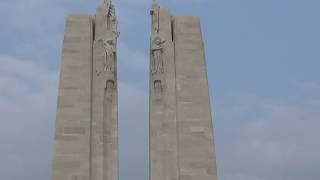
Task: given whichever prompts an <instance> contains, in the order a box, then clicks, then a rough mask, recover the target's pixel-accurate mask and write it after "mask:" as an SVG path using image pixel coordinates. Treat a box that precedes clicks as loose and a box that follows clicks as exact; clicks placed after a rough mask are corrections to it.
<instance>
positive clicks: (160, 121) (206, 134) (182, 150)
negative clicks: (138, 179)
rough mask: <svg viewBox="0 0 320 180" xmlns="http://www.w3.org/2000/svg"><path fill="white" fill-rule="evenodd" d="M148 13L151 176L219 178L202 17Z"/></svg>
mask: <svg viewBox="0 0 320 180" xmlns="http://www.w3.org/2000/svg"><path fill="white" fill-rule="evenodd" d="M151 17H152V30H151V31H152V33H151V51H150V180H217V170H216V158H215V152H214V145H213V127H212V119H211V107H210V97H209V91H208V80H207V70H206V63H205V53H204V45H203V40H202V32H201V28H200V20H199V18H197V17H194V16H172V15H171V13H170V10H169V9H168V8H166V7H164V6H159V5H158V4H153V6H152V10H151Z"/></svg>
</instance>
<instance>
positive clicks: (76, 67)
mask: <svg viewBox="0 0 320 180" xmlns="http://www.w3.org/2000/svg"><path fill="white" fill-rule="evenodd" d="M92 37H93V32H92V18H91V16H90V15H71V16H70V17H68V20H67V25H66V32H65V37H64V42H63V51H62V66H61V75H60V85H59V86H60V87H59V97H58V110H57V121H56V130H55V139H54V158H53V174H52V180H80V179H81V180H82V179H89V171H90V164H89V159H90V122H91V117H90V114H91V100H90V99H91V56H92Z"/></svg>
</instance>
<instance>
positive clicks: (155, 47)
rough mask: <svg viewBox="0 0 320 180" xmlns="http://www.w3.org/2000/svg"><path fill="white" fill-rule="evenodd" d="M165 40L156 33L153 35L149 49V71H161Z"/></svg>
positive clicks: (153, 72)
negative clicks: (150, 54)
mask: <svg viewBox="0 0 320 180" xmlns="http://www.w3.org/2000/svg"><path fill="white" fill-rule="evenodd" d="M165 42H166V41H165V40H163V39H162V38H161V37H160V36H159V35H158V34H157V35H155V36H153V40H152V45H151V51H152V57H151V73H152V74H157V73H163V72H164V70H163V44H164V43H165Z"/></svg>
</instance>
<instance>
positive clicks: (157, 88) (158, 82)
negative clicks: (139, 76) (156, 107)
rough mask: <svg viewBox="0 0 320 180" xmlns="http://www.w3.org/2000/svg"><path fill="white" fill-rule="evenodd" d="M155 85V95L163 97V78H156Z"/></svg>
mask: <svg viewBox="0 0 320 180" xmlns="http://www.w3.org/2000/svg"><path fill="white" fill-rule="evenodd" d="M153 87H154V93H155V96H156V97H161V95H162V91H163V87H162V82H161V80H155V81H154V83H153Z"/></svg>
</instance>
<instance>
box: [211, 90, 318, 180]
mask: <svg viewBox="0 0 320 180" xmlns="http://www.w3.org/2000/svg"><path fill="white" fill-rule="evenodd" d="M314 87H317V86H314ZM315 89H316V88H315ZM315 89H314V90H315ZM309 90H311V89H309ZM313 93H316V94H317V96H313V97H314V98H315V100H319V99H320V96H319V95H320V94H319V91H318V92H315V91H313ZM305 96H307V95H306V94H305ZM319 109H320V106H319V104H309V103H308V99H307V98H302V99H301V100H299V101H298V102H292V101H290V100H286V99H284V98H279V99H274V98H264V97H260V96H256V95H250V94H238V95H236V96H233V98H232V100H230V101H228V102H225V103H223V105H221V106H219V107H218V108H217V110H216V112H218V113H217V116H216V122H219V123H221V124H219V123H217V124H218V126H220V127H216V130H217V132H218V133H217V134H218V138H221V139H220V140H219V141H223V143H221V144H220V146H219V143H218V146H217V149H218V159H219V162H218V168H219V170H220V174H221V179H222V180H239V179H253V180H265V179H266V180H269V179H270V180H271V179H272V180H283V179H291V180H299V179H301V178H302V177H303V176H304V175H305V173H306V172H308V173H309V174H308V175H306V177H309V179H310V178H311V179H318V178H320V175H319V174H317V173H315V172H317V171H318V170H317V168H316V166H319V165H320V155H319V154H318V152H319V151H320V142H319V141H318V139H319V138H320V133H319V130H318V129H319V127H320V122H319V121H318V119H319V117H320V112H319ZM219 165H220V166H219ZM244 177H245V178H244Z"/></svg>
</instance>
